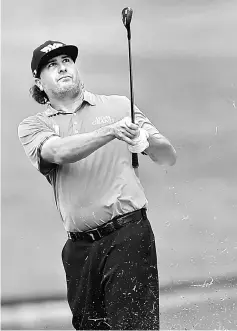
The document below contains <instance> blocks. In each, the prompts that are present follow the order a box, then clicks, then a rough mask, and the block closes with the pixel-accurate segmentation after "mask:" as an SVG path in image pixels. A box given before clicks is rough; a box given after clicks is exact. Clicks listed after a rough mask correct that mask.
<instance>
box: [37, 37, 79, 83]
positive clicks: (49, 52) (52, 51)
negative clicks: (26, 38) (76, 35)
mask: <svg viewBox="0 0 237 331" xmlns="http://www.w3.org/2000/svg"><path fill="white" fill-rule="evenodd" d="M62 54H66V55H68V56H70V57H71V58H72V60H73V61H74V62H75V61H76V58H77V55H78V48H77V47H76V46H74V45H66V44H64V43H62V42H61V41H53V40H47V41H46V42H45V43H44V44H42V45H40V46H39V47H37V48H36V49H35V50H34V52H33V57H32V60H31V70H32V73H33V76H34V77H39V75H40V71H41V69H42V67H43V66H44V65H46V64H47V62H48V61H49V60H50V59H52V58H53V57H55V56H58V55H62Z"/></svg>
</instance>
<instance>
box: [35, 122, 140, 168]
mask: <svg viewBox="0 0 237 331" xmlns="http://www.w3.org/2000/svg"><path fill="white" fill-rule="evenodd" d="M137 134H138V126H137V125H136V124H133V123H131V121H130V122H129V121H128V120H127V118H123V119H122V120H121V121H118V122H116V123H113V124H112V125H107V126H105V127H102V128H100V129H98V130H95V131H92V132H89V133H82V134H77V135H73V136H69V137H65V138H60V137H55V136H53V137H51V138H50V139H48V140H47V141H46V142H45V143H44V144H43V146H42V149H41V158H42V159H43V160H44V161H47V162H49V163H55V164H65V163H74V162H77V161H79V160H82V159H84V158H85V157H87V156H88V155H90V154H91V153H93V152H94V151H96V150H97V149H98V148H100V147H102V146H104V145H105V144H107V143H109V142H110V141H111V140H113V139H114V138H117V139H119V140H123V141H125V142H126V143H128V144H130V145H134V142H133V140H132V139H133V138H134V137H135V136H136V135H137Z"/></svg>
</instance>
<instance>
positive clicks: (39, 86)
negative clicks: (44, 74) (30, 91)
mask: <svg viewBox="0 0 237 331" xmlns="http://www.w3.org/2000/svg"><path fill="white" fill-rule="evenodd" d="M35 85H36V86H38V88H39V89H40V91H43V90H44V88H43V85H42V83H41V80H40V79H39V78H35Z"/></svg>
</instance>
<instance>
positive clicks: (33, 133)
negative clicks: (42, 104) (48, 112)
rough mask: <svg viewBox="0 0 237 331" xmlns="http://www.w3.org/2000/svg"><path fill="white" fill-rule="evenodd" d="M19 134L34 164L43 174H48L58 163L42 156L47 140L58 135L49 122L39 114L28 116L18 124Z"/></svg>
mask: <svg viewBox="0 0 237 331" xmlns="http://www.w3.org/2000/svg"><path fill="white" fill-rule="evenodd" d="M18 136H19V139H20V142H21V144H22V146H23V148H24V150H25V153H26V155H27V156H28V158H29V159H30V162H31V163H32V164H33V166H34V167H35V168H36V169H37V170H39V171H40V172H41V173H42V174H43V175H45V176H47V175H48V174H49V173H50V172H51V171H52V170H53V169H55V168H56V167H57V165H56V164H53V163H49V162H46V161H44V160H42V158H41V148H42V146H43V144H44V143H45V141H46V140H48V139H49V138H51V137H53V136H58V134H56V132H55V131H54V130H53V128H51V127H50V126H49V125H47V123H45V122H44V121H43V120H41V119H40V118H37V116H32V117H28V118H26V119H25V120H23V121H22V122H21V123H20V124H19V126H18Z"/></svg>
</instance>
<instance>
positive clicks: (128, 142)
mask: <svg viewBox="0 0 237 331" xmlns="http://www.w3.org/2000/svg"><path fill="white" fill-rule="evenodd" d="M122 140H123V141H125V142H126V143H127V144H129V145H131V146H135V145H136V143H135V142H134V141H133V140H132V139H130V138H128V137H126V136H123V138H122Z"/></svg>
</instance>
